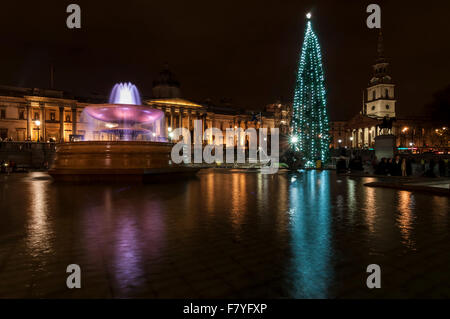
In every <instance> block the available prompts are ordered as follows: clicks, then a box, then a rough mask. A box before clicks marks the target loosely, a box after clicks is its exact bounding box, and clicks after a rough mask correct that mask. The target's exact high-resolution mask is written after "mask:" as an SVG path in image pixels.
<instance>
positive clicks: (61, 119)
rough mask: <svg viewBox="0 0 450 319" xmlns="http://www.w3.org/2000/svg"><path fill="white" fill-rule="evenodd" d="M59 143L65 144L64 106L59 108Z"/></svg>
mask: <svg viewBox="0 0 450 319" xmlns="http://www.w3.org/2000/svg"><path fill="white" fill-rule="evenodd" d="M59 142H60V143H64V106H60V107H59Z"/></svg>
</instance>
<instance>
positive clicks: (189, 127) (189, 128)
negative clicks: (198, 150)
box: [187, 109, 192, 131]
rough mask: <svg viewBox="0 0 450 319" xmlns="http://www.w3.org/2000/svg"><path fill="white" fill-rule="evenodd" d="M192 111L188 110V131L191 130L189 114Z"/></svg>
mask: <svg viewBox="0 0 450 319" xmlns="http://www.w3.org/2000/svg"><path fill="white" fill-rule="evenodd" d="M191 112H192V111H191V110H189V109H188V125H187V129H188V130H189V131H190V130H191V115H192V113H191Z"/></svg>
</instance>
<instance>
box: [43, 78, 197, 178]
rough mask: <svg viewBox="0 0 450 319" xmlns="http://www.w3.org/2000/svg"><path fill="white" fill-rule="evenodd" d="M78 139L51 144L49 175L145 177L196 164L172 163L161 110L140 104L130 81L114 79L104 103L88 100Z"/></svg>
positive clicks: (179, 171) (182, 170)
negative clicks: (82, 131) (82, 133)
mask: <svg viewBox="0 0 450 319" xmlns="http://www.w3.org/2000/svg"><path fill="white" fill-rule="evenodd" d="M83 118H84V122H85V123H86V124H85V125H86V126H87V128H88V129H87V130H86V132H85V136H84V140H83V141H78V142H69V143H62V144H59V145H58V146H57V149H56V157H55V161H54V164H53V166H52V168H51V169H50V170H49V174H50V175H51V176H52V177H53V178H55V179H56V180H64V181H93V180H95V181H97V180H100V181H114V180H119V181H123V180H133V181H146V180H149V179H150V180H151V179H156V178H158V177H163V178H164V179H167V176H173V175H174V174H177V176H179V175H180V174H183V175H192V174H195V173H196V172H197V171H198V169H195V168H191V167H187V166H185V165H183V164H175V163H172V161H171V159H170V153H171V150H172V147H173V143H168V142H167V137H166V136H165V127H164V123H165V118H164V113H163V112H162V111H161V110H158V109H154V108H151V107H148V106H145V105H141V98H140V95H139V91H138V90H137V88H136V86H135V85H133V84H131V83H118V84H116V85H115V86H114V88H113V89H112V91H111V95H110V98H109V103H108V104H96V105H88V106H86V107H85V108H84V111H83Z"/></svg>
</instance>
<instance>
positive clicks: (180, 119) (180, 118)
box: [178, 107, 183, 128]
mask: <svg viewBox="0 0 450 319" xmlns="http://www.w3.org/2000/svg"><path fill="white" fill-rule="evenodd" d="M178 112H179V113H178V125H179V126H180V128H182V127H183V108H182V107H180V108H179V109H178Z"/></svg>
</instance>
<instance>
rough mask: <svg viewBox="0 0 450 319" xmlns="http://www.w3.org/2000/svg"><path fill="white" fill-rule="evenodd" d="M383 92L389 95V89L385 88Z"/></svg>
mask: <svg viewBox="0 0 450 319" xmlns="http://www.w3.org/2000/svg"><path fill="white" fill-rule="evenodd" d="M384 93H385V94H386V97H389V90H388V89H386V90H385V91H384Z"/></svg>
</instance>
